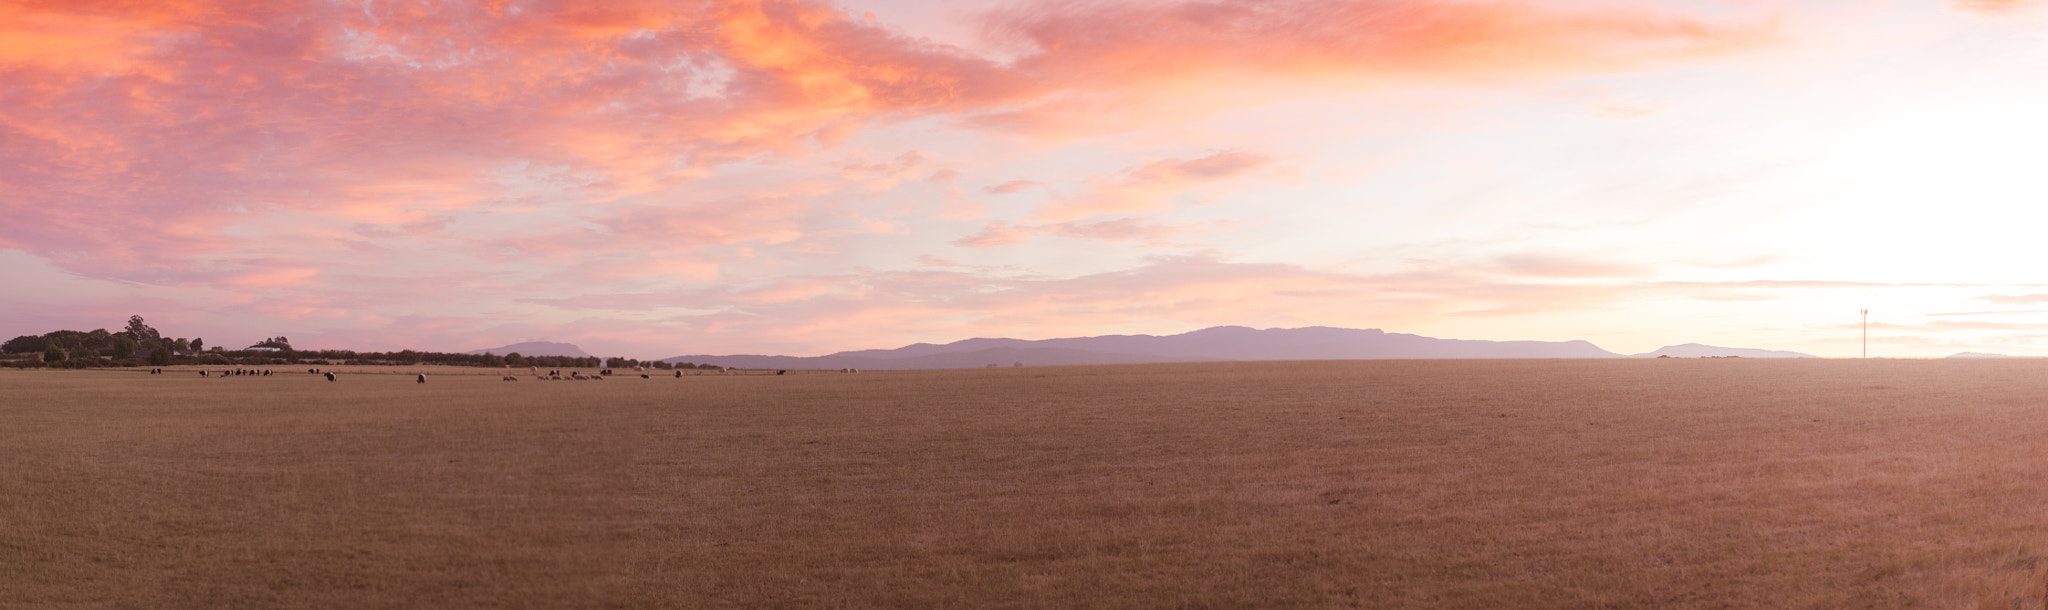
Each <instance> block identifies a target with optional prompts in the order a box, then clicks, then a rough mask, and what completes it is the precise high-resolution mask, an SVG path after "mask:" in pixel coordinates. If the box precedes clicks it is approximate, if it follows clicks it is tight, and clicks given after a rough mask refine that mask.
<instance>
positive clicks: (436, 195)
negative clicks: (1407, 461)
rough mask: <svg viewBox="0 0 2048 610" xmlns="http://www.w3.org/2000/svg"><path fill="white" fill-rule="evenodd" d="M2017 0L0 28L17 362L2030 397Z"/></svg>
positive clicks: (761, 3) (692, 7)
mask: <svg viewBox="0 0 2048 610" xmlns="http://www.w3.org/2000/svg"><path fill="white" fill-rule="evenodd" d="M2041 4H2042V3H2040V2H2029V1H2024V0H2004V1H1992V0H1969V1H1954V0H1913V1H1902V2H1889V3H1868V2H1848V1H1841V2H1834V1H1821V2H1796V3H1793V2H1727V1H1720V0H1697V1H1659V2H1632V3H1619V2H1616V3H1602V2H1590V1H1583V0H1554V1H1538V2H1453V1H1441V0H1273V1H1269V2H1249V3H1244V2H1214V3H1210V2H1190V1H1177V0H1159V1H1150V0H1144V1H1139V0H1133V1H1126V2H1078V1H1065V0H1043V1H1022V2H994V1H988V2H980V1H977V2H945V3H939V2H891V1H873V2H866V3H860V4H830V3H821V2H809V1H800V0H789V1H781V0H756V1H721V2H710V3H704V2H666V1H660V0H620V1H613V2H597V3H582V2H555V1H538V0H534V1H530V0H480V1H475V2H461V1H450V2H389V1H370V0H362V1H351V0H340V1H319V2H310V1H309V2H296V1H282V2H273V1H255V0H246V1H234V0H228V1H205V0H198V1H165V2H145V3H135V2H121V1H71V0H66V1H55V0H49V1H42V0H31V1H28V2H11V3H7V4H4V5H0V212H4V214H5V219H4V220H0V282H4V283H5V285H6V286H8V288H7V289H6V290H0V335H5V336H7V337H12V336H15V335H25V334H41V333H44V332H48V331H51V330H56V329H60V328H68V329H77V330H91V329H93V328H105V327H118V326H119V325H120V324H121V323H122V322H123V321H124V320H126V319H127V317H128V316H130V315H134V314H140V315H144V316H146V317H147V318H148V319H149V321H150V323H151V324H152V325H153V326H155V327H156V328H158V329H162V330H163V331H164V332H165V333H166V334H170V335H176V336H180V337H191V336H199V337H205V338H206V339H207V340H208V342H209V343H212V344H215V345H228V346H231V347H234V346H240V345H246V344H248V343H250V342H253V341H256V340H259V339H261V338H264V337H269V336H272V335H289V336H290V337H291V338H292V339H293V342H294V343H297V344H301V345H302V347H305V348H332V349H358V350H397V349H408V348H409V349H421V350H435V351H464V350H470V349H477V348H483V347H491V346H497V345H505V344H510V343H515V342H520V341H530V340H547V341H561V342H570V343H575V344H577V345H579V346H581V347H582V348H583V349H585V350H587V351H590V352H592V353H598V354H603V355H607V356H611V355H618V356H628V357H634V358H661V357H668V356H674V355H679V354H714V353H715V354H724V353H768V354H789V355H817V354H823V353H828V352H832V351H838V350H847V349H863V348H891V347H898V346H901V345H905V344H909V343H914V342H949V341H954V340H958V339H965V338H970V337H1015V338H1024V339H1042V338H1052V337H1064V336H1083V335H1102V334H1137V333H1148V334H1171V333H1180V332H1186V331H1189V330H1195V329H1199V328H1203V327H1208V326H1216V325H1244V326H1253V327H1260V328H1264V327H1299V326H1337V327H1347V328H1382V329H1386V330H1388V331H1393V332H1405V333H1415V334H1422V335H1428V336H1434V337H1444V338H1460V339H1494V340H1523V339H1535V340H1568V339H1585V340H1588V341H1592V342H1594V343H1596V344H1598V345H1600V346H1601V347H1603V348H1606V349H1609V350H1612V351H1615V352H1620V353H1634V352H1647V351H1650V350H1653V349H1656V348H1657V347H1660V346H1663V345H1669V344H1678V343H1707V344H1714V345H1724V346H1736V347H1750V348H1766V349H1781V350H1794V351H1800V352H1806V353H1811V354H1817V355H1823V356H1843V357H1847V356H1855V355H1857V353H1858V350H1859V343H1858V341H1859V340H1860V339H1859V335H1858V332H1859V329H1860V328H1861V327H1860V324H1859V323H1860V317H1859V316H1858V314H1857V312H1858V310H1860V309H1869V310H1870V311H1871V314H1870V322H1871V323H1870V351H1871V354H1872V355H1883V356H1893V357H1930V356H1945V355H1948V354H1953V353H1956V352H1961V351H1978V352H1996V353H2004V354H2011V355H2027V356H2048V332H2044V331H2048V271H2044V270H2043V269H2042V268H2041V265H2040V264H2039V263H2038V261H2039V260H2040V259H2041V257H2040V256H2039V254H2038V253H2039V252H2040V251H2041V249H2040V248H2039V247H2038V246H2037V245H2036V244H2038V243H2040V242H2039V241H2038V239H2039V237H2038V234H2039V233H2040V232H2041V231H2042V230H2043V229H2042V227H2044V226H2048V211H2043V210H2048V207H2044V204H2048V179H2044V178H2042V174H2041V172H2039V171H2038V169H2037V166H2038V165H2039V163H2040V159H2041V158H2043V157H2044V153H2043V152H2042V151H2043V146H2044V143H2048V114H2044V113H2043V110H2042V109H2044V108H2048V81H2044V80H2043V79H2042V78H2041V75H2043V74H2048V6H2041ZM0 338H4V337H0Z"/></svg>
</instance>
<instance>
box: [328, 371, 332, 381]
mask: <svg viewBox="0 0 2048 610" xmlns="http://www.w3.org/2000/svg"><path fill="white" fill-rule="evenodd" d="M327 380H328V381H334V373H328V374H327Z"/></svg>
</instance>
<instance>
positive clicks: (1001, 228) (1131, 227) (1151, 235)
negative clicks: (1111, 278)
mask: <svg viewBox="0 0 2048 610" xmlns="http://www.w3.org/2000/svg"><path fill="white" fill-rule="evenodd" d="M1228 224H1230V223H1228V222H1205V223H1187V224H1175V225H1162V224H1156V223H1149V222H1145V221H1143V220H1140V219H1137V218H1113V219H1109V220H1104V221H1099V222H1056V223H1048V224H1037V225H1031V224H1010V223H1002V222H999V223H995V224H991V225H988V226H987V227H985V228H983V229H982V230H981V232H979V233H975V234H974V235H969V236H967V237H963V238H960V239H958V240H955V241H954V242H953V245H956V246H962V247H968V248H997V247H1002V246H1014V245H1019V244H1022V243H1024V242H1026V241H1029V240H1030V238H1031V237H1032V236H1034V235H1055V236H1059V237H1069V238H1074V239H1094V240H1101V241H1136V242H1145V243H1146V244H1147V245H1160V246H1163V245H1174V244H1170V243H1168V241H1169V240H1172V239H1176V238H1179V237H1182V236H1185V235H1187V234H1190V233H1194V232H1197V231H1204V230H1211V229H1215V228H1218V227H1221V226H1226V225H1228Z"/></svg>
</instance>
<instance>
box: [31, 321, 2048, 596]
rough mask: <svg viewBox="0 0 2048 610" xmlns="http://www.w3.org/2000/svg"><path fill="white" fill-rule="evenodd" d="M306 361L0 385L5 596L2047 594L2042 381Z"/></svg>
mask: <svg viewBox="0 0 2048 610" xmlns="http://www.w3.org/2000/svg"><path fill="white" fill-rule="evenodd" d="M296 370H297V372H295V373H282V372H281V373H279V374H278V375H276V376H271V377H235V378H228V379H220V378H217V377H209V378H201V377H199V376H198V375H197V374H195V373H193V372H191V371H186V370H173V371H172V372H171V374H167V375H147V374H144V373H142V372H138V371H16V372H0V607H35V608H66V607H248V606H263V607H336V606H342V607H364V606H372V607H399V606H405V607H445V606H501V607H536V608H555V607H599V606H627V607H647V606H667V607H702V606H852V607H873V606H947V607H982V606H1032V607H1047V606H1053V607H1060V606H1086V607H1100V606H1121V607H1129V606H1138V607H1210V608H1222V607H1250V606H1256V607H1332V606H1335V607H1344V606H1361V607H1589V606H1600V607H1660V608H1661V607H1900V606H1928V607H1983V608H2009V607H2032V608H2039V607H2042V604H2043V603H2044V600H2043V594H2044V586H2048V361H2035V360H1974V361H1954V360H1945V361H1855V360H1832V361H1824V360H1740V359H1714V360H1601V361H1573V360H1519V361H1348V362H1269V363H1231V364H1170V365H1135V366H1101V367H1046V368H1003V369H993V370H990V369H976V370H960V371H917V372H862V373H859V374H840V373H829V374H828V373H811V372H797V371H792V372H791V374H789V375H784V376H773V375H754V376H741V375H731V376H717V375H705V376H692V377H687V378H683V379H676V378H673V377H669V376H656V377H654V378H653V379H640V378H639V376H638V374H637V373H636V374H633V375H629V376H625V377H615V378H612V379H610V380H606V381H602V382H591V381H581V382H579V381H535V380H533V379H532V377H531V376H523V377H522V380H521V381H519V382H517V383H509V382H504V381H500V379H499V375H500V374H501V372H500V371H496V370H490V369H456V368H443V367H423V368H414V367H405V368H400V367H390V368H387V369H375V368H363V369H346V370H345V372H344V373H343V374H342V375H341V377H340V380H338V381H335V382H332V383H330V382H328V381H326V380H325V379H321V378H319V377H316V376H313V375H308V374H306V373H305V372H304V369H303V368H299V369H296ZM377 370H383V371H387V372H390V373H394V374H386V375H375V374H358V373H363V372H371V371H377ZM421 370H424V371H427V372H428V374H429V377H428V379H429V382H428V383H427V384H424V385H421V384H416V383H414V380H413V378H412V374H413V373H414V372H416V371H421ZM586 372H587V371H586Z"/></svg>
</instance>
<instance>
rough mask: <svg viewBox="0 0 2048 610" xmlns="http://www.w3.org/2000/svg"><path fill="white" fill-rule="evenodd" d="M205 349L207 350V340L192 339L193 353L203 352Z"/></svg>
mask: <svg viewBox="0 0 2048 610" xmlns="http://www.w3.org/2000/svg"><path fill="white" fill-rule="evenodd" d="M205 349H206V340H205V339H201V338H198V337H193V338H192V351H195V352H197V351H202V350H205Z"/></svg>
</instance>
